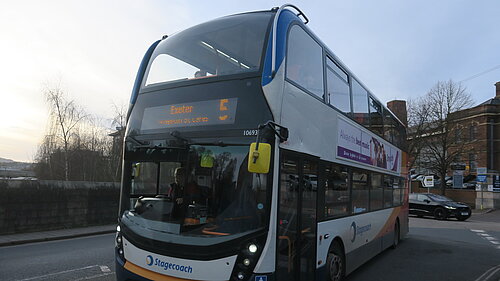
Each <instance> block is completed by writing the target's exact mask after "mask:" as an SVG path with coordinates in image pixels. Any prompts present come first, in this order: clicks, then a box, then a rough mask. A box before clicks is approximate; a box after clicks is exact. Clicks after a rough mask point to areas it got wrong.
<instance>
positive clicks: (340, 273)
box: [327, 241, 345, 281]
mask: <svg viewBox="0 0 500 281" xmlns="http://www.w3.org/2000/svg"><path fill="white" fill-rule="evenodd" d="M327 266H328V268H327V269H328V277H329V279H328V280H330V281H341V280H343V279H344V276H345V256H344V250H343V248H342V246H341V245H340V243H338V242H336V241H335V242H333V245H332V248H331V250H330V252H329V253H328V258H327Z"/></svg>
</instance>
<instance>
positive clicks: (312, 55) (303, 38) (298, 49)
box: [286, 25, 324, 100]
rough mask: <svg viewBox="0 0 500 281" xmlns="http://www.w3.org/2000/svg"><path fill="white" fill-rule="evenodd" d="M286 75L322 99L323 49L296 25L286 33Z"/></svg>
mask: <svg viewBox="0 0 500 281" xmlns="http://www.w3.org/2000/svg"><path fill="white" fill-rule="evenodd" d="M286 77H287V78H288V79H290V80H292V81H293V82H295V83H297V84H298V85H299V86H301V87H303V88H304V89H306V90H307V91H309V92H311V93H312V94H314V95H315V96H318V97H319V98H320V99H322V100H324V97H323V95H324V92H323V49H322V48H321V46H320V45H319V44H318V43H317V42H316V41H314V39H313V38H311V36H309V34H307V32H305V31H304V29H302V28H301V27H300V26H298V25H294V26H292V28H291V29H290V33H289V35H288V53H287V66H286Z"/></svg>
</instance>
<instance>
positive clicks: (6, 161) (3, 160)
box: [0, 157, 16, 163]
mask: <svg viewBox="0 0 500 281" xmlns="http://www.w3.org/2000/svg"><path fill="white" fill-rule="evenodd" d="M14 162H16V161H14V160H11V159H7V158H2V157H0V163H14Z"/></svg>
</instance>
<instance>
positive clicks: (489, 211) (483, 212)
mask: <svg viewBox="0 0 500 281" xmlns="http://www.w3.org/2000/svg"><path fill="white" fill-rule="evenodd" d="M495 210H496V209H482V210H481V209H472V214H473V215H483V214H488V213H491V212H494V211H495Z"/></svg>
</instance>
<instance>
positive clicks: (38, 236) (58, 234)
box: [0, 224, 116, 247]
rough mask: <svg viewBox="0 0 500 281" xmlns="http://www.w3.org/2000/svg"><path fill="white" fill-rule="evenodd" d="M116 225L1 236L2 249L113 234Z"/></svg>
mask: <svg viewBox="0 0 500 281" xmlns="http://www.w3.org/2000/svg"><path fill="white" fill-rule="evenodd" d="M115 231H116V224H112V225H100V226H89V227H80V228H71V229H59V230H50V231H40V232H29V233H18V234H7V235H0V247H3V246H12V245H20V244H26V243H33V242H43V241H51V240H60V239H70V238H76V237H83V236H91V235H98V234H106V233H113V232H115Z"/></svg>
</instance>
